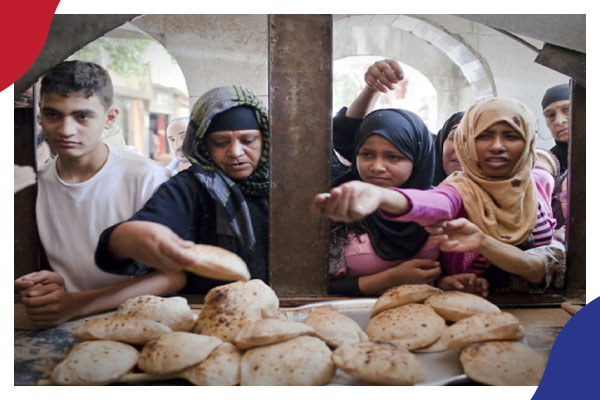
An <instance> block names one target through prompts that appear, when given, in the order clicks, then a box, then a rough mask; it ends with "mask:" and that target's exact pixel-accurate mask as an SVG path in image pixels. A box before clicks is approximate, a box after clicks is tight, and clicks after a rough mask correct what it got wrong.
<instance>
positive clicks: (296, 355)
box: [240, 336, 335, 386]
mask: <svg viewBox="0 0 600 400" xmlns="http://www.w3.org/2000/svg"><path fill="white" fill-rule="evenodd" d="M334 374H335V365H333V362H332V361H331V350H329V347H327V345H326V344H325V342H323V341H322V340H321V339H319V338H316V337H314V336H299V337H296V338H294V339H291V340H288V341H285V342H281V343H276V344H271V345H268V346H263V347H255V348H253V349H250V350H248V351H246V352H245V353H244V355H243V356H242V368H241V380H240V382H241V384H242V385H271V386H275V385H292V386H310V385H324V384H326V383H328V382H329V381H330V380H331V379H332V378H333V375H334Z"/></svg>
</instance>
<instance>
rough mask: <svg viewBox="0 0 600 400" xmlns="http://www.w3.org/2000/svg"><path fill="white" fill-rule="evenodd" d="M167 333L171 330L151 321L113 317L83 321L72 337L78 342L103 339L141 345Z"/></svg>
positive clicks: (128, 317) (121, 316)
mask: <svg viewBox="0 0 600 400" xmlns="http://www.w3.org/2000/svg"><path fill="white" fill-rule="evenodd" d="M168 332H172V331H171V328H169V327H168V326H167V325H164V324H161V323H160V322H156V321H153V320H151V319H146V318H140V317H130V316H127V315H114V316H112V317H104V318H96V319H90V320H86V321H84V322H83V323H82V324H80V325H78V326H77V327H76V328H75V329H74V331H73V337H74V338H75V339H79V340H96V339H105V340H114V341H117V342H125V343H129V344H137V345H140V344H141V345H143V344H146V343H148V342H149V341H151V340H153V339H157V338H158V337H159V336H160V335H162V334H163V333H168Z"/></svg>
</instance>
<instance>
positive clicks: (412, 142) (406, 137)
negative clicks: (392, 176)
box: [333, 108, 434, 260]
mask: <svg viewBox="0 0 600 400" xmlns="http://www.w3.org/2000/svg"><path fill="white" fill-rule="evenodd" d="M375 134H377V135H380V136H381V137H383V138H385V139H387V140H388V141H389V142H390V143H392V145H394V147H396V148H397V149H398V151H400V152H401V153H402V154H403V155H404V156H405V157H406V158H408V159H409V160H411V161H412V162H413V170H412V173H411V175H410V177H409V178H408V180H407V181H406V182H405V183H404V184H403V185H402V186H400V187H401V188H414V189H423V190H426V189H429V188H431V184H432V182H433V167H434V153H433V139H432V135H431V133H430V132H429V130H428V129H427V126H426V125H425V123H424V122H423V121H422V120H421V118H419V116H417V115H416V114H414V113H412V112H410V111H407V110H400V109H392V108H389V109H383V110H376V111H373V112H372V113H370V114H369V115H367V116H366V117H365V118H364V120H363V122H362V123H361V125H360V129H359V131H358V134H357V136H356V141H355V145H354V157H353V159H352V167H351V169H350V170H349V171H348V172H347V173H346V174H344V175H342V176H340V177H339V178H337V179H335V180H334V182H333V186H339V185H341V184H342V183H345V182H348V181H352V180H360V179H361V178H360V175H359V174H358V169H357V165H356V155H357V154H358V150H359V149H360V147H361V146H362V144H363V143H364V141H365V140H366V139H367V138H368V137H369V136H371V135H375ZM336 225H337V226H336ZM339 225H340V224H334V227H333V229H336V228H338V227H339ZM348 227H349V228H350V229H352V230H353V231H354V232H356V233H363V232H367V233H368V234H369V239H370V240H371V245H372V246H373V249H374V250H375V253H377V255H378V256H379V257H381V258H382V259H384V260H403V259H407V258H411V257H413V256H414V255H415V254H417V253H418V252H419V250H420V249H421V248H422V247H423V245H424V244H425V242H426V241H427V238H428V237H429V235H428V233H427V232H426V231H425V229H423V227H421V226H420V225H419V224H417V223H414V222H398V221H391V220H389V219H386V218H384V217H383V216H381V214H380V213H379V212H378V211H376V212H374V213H373V214H371V215H369V216H367V217H366V218H364V219H363V220H361V221H358V222H356V223H353V224H350V225H348Z"/></svg>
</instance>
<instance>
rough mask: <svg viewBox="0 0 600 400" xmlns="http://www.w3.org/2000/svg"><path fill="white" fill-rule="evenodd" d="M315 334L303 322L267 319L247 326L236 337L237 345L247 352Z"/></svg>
mask: <svg viewBox="0 0 600 400" xmlns="http://www.w3.org/2000/svg"><path fill="white" fill-rule="evenodd" d="M314 334H315V330H314V329H313V328H311V327H310V326H308V325H306V324H303V323H301V322H296V321H289V320H287V321H286V320H281V319H277V318H267V319H261V320H260V321H256V322H253V323H251V324H248V325H246V327H245V328H243V329H242V330H241V331H239V332H238V334H237V336H236V337H235V345H236V346H237V347H238V348H239V349H243V350H245V349H250V348H252V347H258V346H265V345H268V344H273V343H279V342H284V341H286V340H289V339H293V338H295V337H297V336H302V335H314Z"/></svg>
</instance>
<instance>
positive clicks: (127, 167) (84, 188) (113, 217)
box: [36, 145, 170, 292]
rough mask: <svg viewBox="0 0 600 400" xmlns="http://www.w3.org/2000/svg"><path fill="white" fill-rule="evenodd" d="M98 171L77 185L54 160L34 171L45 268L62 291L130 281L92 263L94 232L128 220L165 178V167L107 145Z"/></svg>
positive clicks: (167, 176) (166, 178) (100, 231)
mask: <svg viewBox="0 0 600 400" xmlns="http://www.w3.org/2000/svg"><path fill="white" fill-rule="evenodd" d="M108 148H109V153H108V159H107V161H106V163H105V164H104V166H103V167H102V169H101V170H100V171H98V172H97V173H96V175H94V176H93V177H91V178H90V179H88V180H87V181H85V182H82V183H75V184H69V183H65V182H64V181H62V180H61V179H60V177H59V176H58V173H57V172H56V160H52V161H50V162H48V163H46V164H45V165H44V166H43V167H42V168H41V169H40V171H39V173H38V194H37V201H36V216H37V225H38V231H39V234H40V239H41V241H42V244H43V246H44V249H45V250H46V255H47V256H48V261H49V262H50V265H51V266H52V268H53V269H54V271H56V272H57V273H59V274H60V275H62V276H63V278H64V279H65V282H66V288H67V291H73V292H77V291H84V290H91V289H96V288H100V287H105V286H110V285H114V284H117V283H120V282H123V281H126V280H129V279H131V277H129V276H124V275H115V274H109V273H106V272H104V271H102V270H101V269H100V268H98V267H97V266H96V263H95V262H94V251H95V250H96V245H97V244H98V238H99V236H100V233H102V231H103V230H104V229H106V228H108V227H109V226H111V225H113V224H116V223H117V222H120V221H124V220H126V219H128V218H129V217H131V216H132V215H133V214H134V213H135V212H136V211H138V210H139V209H140V208H142V206H143V205H144V204H145V203H146V201H147V200H148V199H149V198H150V197H151V196H152V194H154V192H155V191H156V189H157V188H158V187H159V186H160V184H162V183H163V182H165V181H166V180H168V179H169V177H170V174H169V171H167V169H166V168H164V167H162V166H160V165H158V164H157V163H154V162H152V161H150V160H148V159H146V158H144V157H142V156H139V155H137V154H134V153H132V152H129V151H125V150H122V149H118V148H115V147H113V146H111V145H108Z"/></svg>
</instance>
